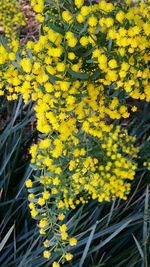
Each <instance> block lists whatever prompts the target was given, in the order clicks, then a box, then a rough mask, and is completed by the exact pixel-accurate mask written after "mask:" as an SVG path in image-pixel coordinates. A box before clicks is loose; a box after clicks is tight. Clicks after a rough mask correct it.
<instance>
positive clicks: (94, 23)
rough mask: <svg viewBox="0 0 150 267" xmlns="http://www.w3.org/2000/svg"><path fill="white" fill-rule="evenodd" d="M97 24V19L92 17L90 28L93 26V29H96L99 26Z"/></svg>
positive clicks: (89, 21)
mask: <svg viewBox="0 0 150 267" xmlns="http://www.w3.org/2000/svg"><path fill="white" fill-rule="evenodd" d="M97 23H98V20H97V18H96V17H94V16H91V17H90V18H89V20H88V24H89V26H91V27H95V26H96V25H97Z"/></svg>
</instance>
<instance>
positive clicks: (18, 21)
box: [0, 0, 25, 40]
mask: <svg viewBox="0 0 150 267" xmlns="http://www.w3.org/2000/svg"><path fill="white" fill-rule="evenodd" d="M24 25H25V19H24V16H23V13H22V12H21V10H20V4H19V2H18V1H17V0H1V1H0V32H2V33H4V34H5V36H6V37H7V38H8V39H9V40H13V39H15V38H16V35H17V30H18V29H19V28H20V26H24Z"/></svg>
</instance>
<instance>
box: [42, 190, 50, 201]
mask: <svg viewBox="0 0 150 267" xmlns="http://www.w3.org/2000/svg"><path fill="white" fill-rule="evenodd" d="M49 198H50V193H49V192H48V191H45V192H43V199H45V200H48V199H49Z"/></svg>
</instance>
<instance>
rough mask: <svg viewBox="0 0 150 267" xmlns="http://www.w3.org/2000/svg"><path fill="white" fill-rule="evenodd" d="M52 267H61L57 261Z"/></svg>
mask: <svg viewBox="0 0 150 267" xmlns="http://www.w3.org/2000/svg"><path fill="white" fill-rule="evenodd" d="M52 267H60V264H59V263H58V262H56V261H54V262H53V264H52Z"/></svg>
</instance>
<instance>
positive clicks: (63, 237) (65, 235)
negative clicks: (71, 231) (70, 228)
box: [61, 232, 68, 240]
mask: <svg viewBox="0 0 150 267" xmlns="http://www.w3.org/2000/svg"><path fill="white" fill-rule="evenodd" d="M67 238H68V233H67V232H61V239H62V240H67Z"/></svg>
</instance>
